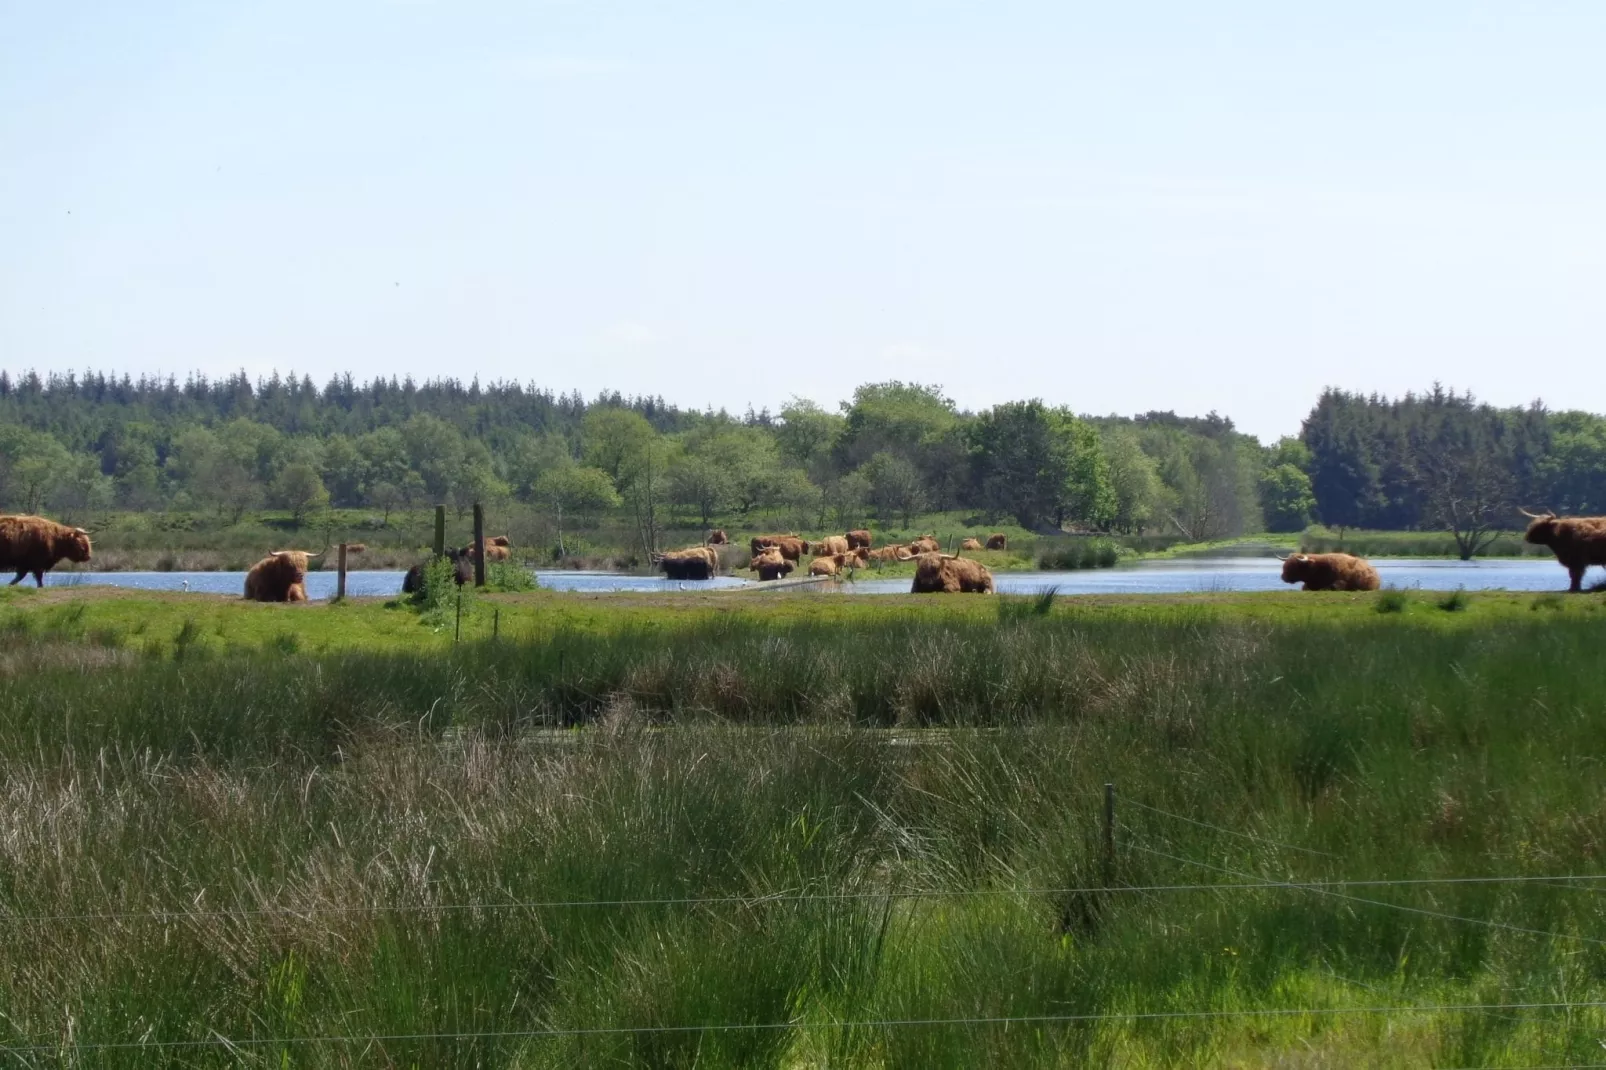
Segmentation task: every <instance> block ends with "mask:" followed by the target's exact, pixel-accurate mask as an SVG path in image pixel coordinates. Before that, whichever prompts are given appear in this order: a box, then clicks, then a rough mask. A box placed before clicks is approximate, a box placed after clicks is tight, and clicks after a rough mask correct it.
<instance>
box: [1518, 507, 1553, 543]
mask: <svg viewBox="0 0 1606 1070" xmlns="http://www.w3.org/2000/svg"><path fill="white" fill-rule="evenodd" d="M1517 512H1519V513H1521V514H1522V515H1523V516H1525V517H1527V518H1528V531H1527V533H1526V534H1524V535H1523V537H1522V538H1523V541H1524V542H1531V543H1534V544H1536V545H1539V546H1549V545H1550V544H1551V543H1552V542H1554V541H1555V539H1556V527H1557V524H1558V522H1559V518H1558V517H1557V516H1556V514H1555V513H1551V512H1544V513H1530V512H1529V511H1528V510H1526V509H1518V510H1517Z"/></svg>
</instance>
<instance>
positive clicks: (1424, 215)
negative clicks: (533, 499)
mask: <svg viewBox="0 0 1606 1070" xmlns="http://www.w3.org/2000/svg"><path fill="white" fill-rule="evenodd" d="M1602 55H1606V4H1600V3H1598V2H1595V3H1583V2H1578V3H1565V2H1556V3H1548V4H1543V5H1524V4H1513V3H1472V2H1463V3H1448V2H1447V3H1438V2H1427V0H1424V2H1417V3H1412V4H1408V5H1401V4H1385V3H1365V2H1363V3H1354V4H1348V5H1306V4H1287V3H1271V2H1267V3H1223V4H1213V5H1204V4H1192V3H1180V2H1179V3H1158V2H1155V3H1141V2H1134V3H1128V4H1098V5H1094V4H1070V3H1011V2H998V3H989V4H974V3H972V4H946V3H935V2H922V3H875V4H864V3H859V4H847V3H834V2H819V3H814V4H806V5H805V4H792V5H775V4H752V3H744V4H718V3H701V4H696V5H687V4H680V5H671V4H646V3H643V4H626V3H603V2H592V3H578V2H576V3H564V2H550V3H539V2H529V3H511V2H509V3H480V2H476V0H460V2H454V3H444V2H443V3H429V2H424V0H413V2H407V0H390V2H380V0H351V2H343V3H335V4H313V3H302V2H296V0H288V2H283V3H275V4H259V5H229V4H214V3H194V4H181V3H161V2H153V3H146V4H109V3H84V4H38V3H24V2H21V0H0V366H4V367H8V368H11V369H19V368H28V367H33V368H37V369H39V370H41V371H43V370H47V369H55V370H65V369H68V368H73V369H78V370H82V369H85V368H90V367H93V368H97V369H102V370H116V371H123V370H128V371H131V372H135V373H138V372H164V373H165V372H172V373H175V374H178V375H180V376H182V375H183V374H184V373H186V372H188V371H190V370H192V369H194V370H200V371H205V372H208V373H212V374H220V373H225V372H228V371H231V370H233V369H236V368H244V369H246V370H247V371H248V372H250V373H252V374H258V373H266V372H268V371H270V370H272V369H278V370H280V371H281V372H288V371H290V370H292V369H294V370H295V371H297V372H306V373H310V374H311V375H313V377H314V378H315V379H317V380H319V381H320V382H322V381H323V380H324V379H326V378H327V376H328V375H329V374H330V373H332V372H335V371H347V370H349V371H351V372H353V373H354V374H356V375H358V376H359V377H367V376H370V375H375V374H385V375H389V374H392V373H395V374H406V373H411V374H412V375H414V376H417V377H428V376H432V375H436V374H449V375H456V376H460V377H464V378H467V377H469V376H471V375H474V374H478V375H479V376H480V377H481V378H482V379H496V378H516V379H519V380H525V381H528V380H533V381H536V382H538V383H541V384H543V385H547V386H550V387H553V388H555V389H559V390H569V389H574V388H578V389H580V390H581V391H583V392H584V393H586V394H587V395H590V394H592V393H594V392H596V391H597V390H599V389H602V388H617V389H620V390H623V391H625V392H627V393H654V394H659V393H661V394H663V395H664V396H665V397H666V398H667V399H669V400H671V401H674V402H676V403H678V404H682V405H688V406H693V407H698V408H701V407H705V406H714V407H721V406H723V407H728V408H731V409H733V410H739V409H745V408H746V407H747V405H748V404H749V403H751V404H753V405H755V406H770V407H772V408H773V407H776V406H778V405H779V404H781V403H782V402H784V401H785V400H786V399H787V398H788V397H790V396H792V395H799V396H804V397H811V398H814V399H816V400H818V401H821V402H822V403H826V404H834V403H835V402H836V401H838V400H840V399H842V398H844V397H846V396H847V395H848V394H849V393H850V392H851V390H852V388H853V387H854V386H855V385H856V384H858V383H861V382H866V381H874V380H882V379H889V378H902V379H905V380H911V379H912V380H917V381H922V382H930V383H940V384H942V385H943V386H944V387H945V388H946V390H947V392H948V393H949V394H950V395H951V396H953V397H954V398H955V399H956V400H957V401H959V402H960V403H961V404H962V405H965V406H967V407H972V408H974V407H981V406H986V405H990V404H993V403H995V402H998V401H1003V400H1009V399H1013V398H1021V397H1030V396H1041V397H1043V398H1044V399H1045V400H1048V401H1050V402H1052V403H1055V404H1067V405H1070V406H1072V407H1073V408H1075V409H1077V410H1078V411H1083V412H1095V413H1105V412H1133V411H1142V410H1147V409H1151V408H1158V409H1176V410H1177V411H1179V412H1185V413H1203V412H1206V411H1208V410H1210V409H1216V410H1219V411H1221V412H1223V413H1226V414H1229V415H1231V416H1233V417H1234V418H1235V419H1237V420H1238V422H1239V424H1240V426H1242V427H1243V428H1244V429H1245V430H1248V431H1251V432H1254V433H1256V434H1259V435H1261V436H1262V437H1264V438H1272V437H1275V436H1277V435H1279V434H1284V433H1290V432H1294V431H1296V430H1297V429H1298V426H1299V421H1300V419H1301V418H1302V417H1303V415H1304V414H1305V413H1306V411H1308V409H1309V407H1310V404H1311V403H1312V401H1313V400H1314V398H1315V396H1316V394H1317V392H1318V391H1319V390H1320V389H1321V388H1322V387H1323V386H1325V385H1329V384H1332V385H1338V386H1343V387H1346V388H1349V389H1356V390H1364V391H1368V392H1370V391H1380V392H1385V393H1398V392H1403V391H1405V390H1408V389H1413V388H1416V389H1420V388H1424V387H1426V386H1428V385H1429V384H1431V383H1432V382H1433V381H1435V380H1440V381H1443V382H1444V383H1445V384H1446V385H1449V386H1455V387H1457V388H1461V389H1471V390H1472V391H1474V392H1475V393H1477V394H1478V395H1479V396H1480V397H1483V398H1485V399H1487V400H1490V401H1494V402H1498V403H1501V404H1520V403H1524V402H1526V401H1529V400H1531V399H1533V398H1534V397H1543V398H1544V399H1545V400H1546V401H1547V402H1548V403H1549V404H1551V405H1552V406H1553V407H1556V408H1589V409H1593V410H1595V411H1603V410H1606V371H1603V364H1602V359H1601V358H1602V356H1603V355H1606V354H1603V349H1606V346H1603V342H1606V313H1603V309H1606V134H1603V131H1606V63H1602V62H1601V56H1602Z"/></svg>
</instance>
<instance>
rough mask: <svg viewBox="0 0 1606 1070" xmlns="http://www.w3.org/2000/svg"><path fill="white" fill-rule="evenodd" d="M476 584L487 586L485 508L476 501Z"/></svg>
mask: <svg viewBox="0 0 1606 1070" xmlns="http://www.w3.org/2000/svg"><path fill="white" fill-rule="evenodd" d="M474 586H476V587H484V586H485V510H484V509H481V508H480V503H479V502H475V503H474Z"/></svg>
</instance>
